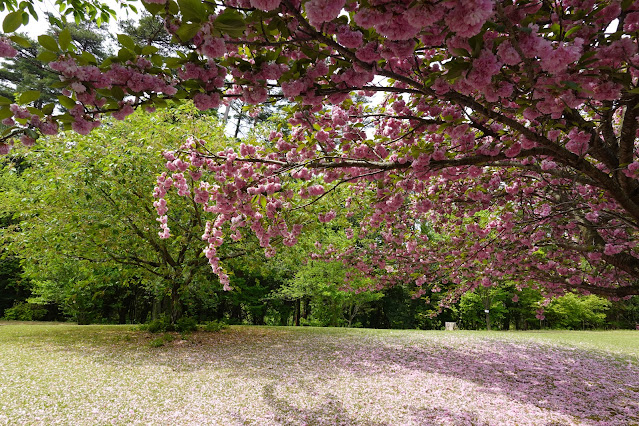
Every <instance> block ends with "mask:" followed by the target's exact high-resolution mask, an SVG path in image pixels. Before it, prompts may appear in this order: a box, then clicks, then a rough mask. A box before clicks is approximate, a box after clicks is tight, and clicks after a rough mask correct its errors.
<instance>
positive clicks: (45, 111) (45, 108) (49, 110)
mask: <svg viewBox="0 0 639 426" xmlns="http://www.w3.org/2000/svg"><path fill="white" fill-rule="evenodd" d="M54 109H55V104H54V103H50V104H46V105H45V106H43V107H42V113H43V114H46V115H51V114H53V110H54Z"/></svg>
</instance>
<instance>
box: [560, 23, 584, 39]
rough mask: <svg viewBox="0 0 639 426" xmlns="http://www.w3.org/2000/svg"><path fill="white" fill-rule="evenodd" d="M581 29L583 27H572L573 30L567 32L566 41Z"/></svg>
mask: <svg viewBox="0 0 639 426" xmlns="http://www.w3.org/2000/svg"><path fill="white" fill-rule="evenodd" d="M580 29H581V25H575V26H574V27H572V28H571V29H569V30H568V31H566V35H565V36H564V39H567V38H568V37H570V36H571V35H573V34H574V33H576V32H577V31H579V30H580Z"/></svg>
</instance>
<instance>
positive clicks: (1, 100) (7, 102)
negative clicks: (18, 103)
mask: <svg viewBox="0 0 639 426" xmlns="http://www.w3.org/2000/svg"><path fill="white" fill-rule="evenodd" d="M11 104H12V102H11V99H9V98H5V97H4V96H0V105H11Z"/></svg>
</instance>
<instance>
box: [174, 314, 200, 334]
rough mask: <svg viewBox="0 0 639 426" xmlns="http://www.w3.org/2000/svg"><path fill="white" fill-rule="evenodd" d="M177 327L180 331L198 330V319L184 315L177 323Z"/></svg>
mask: <svg viewBox="0 0 639 426" xmlns="http://www.w3.org/2000/svg"><path fill="white" fill-rule="evenodd" d="M175 329H176V330H177V331H179V332H180V333H190V332H193V331H196V330H197V320H196V319H195V318H190V317H182V318H180V319H179V320H177V322H176V323H175Z"/></svg>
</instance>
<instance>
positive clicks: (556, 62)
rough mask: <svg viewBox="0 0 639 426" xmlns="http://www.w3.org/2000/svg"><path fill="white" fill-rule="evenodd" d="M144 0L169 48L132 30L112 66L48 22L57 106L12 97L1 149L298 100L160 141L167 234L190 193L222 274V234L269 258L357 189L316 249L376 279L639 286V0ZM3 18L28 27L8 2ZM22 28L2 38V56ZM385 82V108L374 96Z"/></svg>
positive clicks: (554, 287) (603, 288)
mask: <svg viewBox="0 0 639 426" xmlns="http://www.w3.org/2000/svg"><path fill="white" fill-rule="evenodd" d="M142 5H143V6H144V8H145V9H146V10H147V11H148V12H149V13H150V14H152V15H154V16H156V17H159V18H161V19H162V20H163V21H164V25H165V28H166V29H167V31H168V32H169V33H170V34H171V36H172V42H173V44H174V45H175V46H176V49H175V50H174V51H172V52H169V53H166V51H162V52H160V51H159V49H158V47H156V46H153V45H152V44H142V43H138V42H136V41H135V40H134V39H132V38H131V37H129V36H126V35H119V36H118V41H119V44H120V49H119V50H118V52H117V54H116V55H114V56H112V57H109V58H106V59H104V60H97V59H96V58H95V57H94V56H93V55H91V54H89V53H88V52H85V51H80V50H78V49H76V48H74V46H73V44H72V43H70V37H69V34H68V33H66V32H65V31H62V32H60V34H59V35H58V37H57V38H55V37H51V36H41V37H40V38H39V39H38V43H39V45H40V46H41V47H42V48H43V49H44V50H43V52H42V53H41V54H40V55H39V56H38V59H39V60H40V61H41V62H43V63H45V64H47V65H48V66H49V67H50V68H51V69H52V70H54V71H55V72H57V73H58V74H59V76H60V82H59V83H55V84H54V86H55V88H56V89H58V90H60V95H59V96H58V101H59V102H60V104H61V105H62V106H63V107H64V110H58V109H57V108H55V106H54V105H53V104H48V105H45V106H43V107H42V108H34V107H32V106H30V105H33V102H36V101H37V99H38V98H39V97H40V93H39V92H37V91H25V92H23V93H21V94H20V96H18V98H17V102H16V103H15V104H12V103H11V102H10V101H9V100H8V99H4V98H0V118H1V119H3V120H4V121H3V123H4V124H5V125H7V126H9V128H8V130H7V131H6V132H5V134H4V136H3V139H2V145H0V146H1V147H2V151H5V152H6V151H8V149H9V148H10V145H11V143H12V141H13V140H16V139H21V140H22V142H23V143H26V144H32V143H33V142H34V139H35V138H37V137H38V136H39V135H40V134H52V133H56V132H57V131H58V130H60V129H72V130H74V131H76V132H78V133H83V134H84V133H88V132H90V131H91V130H92V129H93V128H95V127H97V126H99V125H100V117H101V116H103V115H105V114H110V115H112V116H113V117H115V118H118V119H121V118H123V117H124V116H126V115H129V114H131V113H132V112H133V111H134V109H135V108H138V107H142V108H146V109H153V108H156V107H162V106H165V105H166V104H167V101H169V100H171V101H173V102H180V101H182V100H184V99H192V100H193V101H194V103H195V105H196V106H197V108H199V109H201V110H207V109H216V108H218V107H220V106H223V105H225V104H228V103H229V102H230V101H231V100H233V99H241V100H242V101H243V102H245V103H246V104H248V105H252V106H253V108H254V111H255V112H257V111H258V110H259V109H260V108H261V106H262V105H265V104H267V103H272V102H275V101H278V100H287V101H288V102H289V103H290V106H289V107H288V114H289V117H288V122H287V123H286V124H284V125H282V126H281V128H280V129H279V131H274V132H273V133H272V134H271V135H270V137H269V138H268V140H264V141H260V142H257V143H255V144H253V145H248V144H244V145H242V146H241V147H240V148H239V149H233V148H232V147H229V148H227V149H223V150H214V149H211V148H207V146H208V145H207V144H206V143H204V142H203V141H201V140H198V139H193V138H192V139H188V140H186V141H184V144H182V146H181V147H179V149H177V150H174V151H168V152H167V153H166V154H165V157H166V160H167V169H168V170H167V172H166V173H164V174H162V175H161V176H160V178H159V179H158V181H157V187H156V191H155V196H156V198H157V203H156V204H157V205H159V206H162V207H159V208H158V211H157V213H158V215H159V216H160V220H161V222H162V229H161V235H162V237H169V236H170V233H171V230H170V228H169V227H168V225H167V224H166V223H165V222H166V221H163V219H162V218H164V217H166V214H167V211H166V209H165V207H163V204H162V199H163V198H164V197H165V195H166V193H167V192H168V191H174V190H177V192H178V193H179V194H180V195H184V196H191V195H190V194H195V196H194V197H193V200H194V202H195V203H197V205H199V206H200V209H201V210H202V212H203V214H204V215H206V217H207V218H208V224H207V225H206V230H205V233H204V236H203V239H204V240H205V245H206V249H205V250H206V256H207V258H208V259H209V262H210V264H211V266H212V268H213V270H214V272H215V273H216V274H218V275H219V276H220V280H221V281H222V282H223V283H226V284H228V276H227V274H226V272H225V271H224V267H223V264H221V263H220V259H219V256H218V254H217V248H218V247H219V246H220V245H221V244H222V242H223V241H224V240H225V239H228V238H232V239H239V238H242V237H243V235H244V234H245V233H247V232H251V233H253V234H255V235H256V236H257V238H258V239H259V241H260V243H261V245H262V246H263V247H264V248H265V250H266V251H267V253H272V252H273V250H274V246H273V242H274V241H282V242H283V243H284V244H287V245H293V244H295V243H296V241H297V239H298V237H299V235H300V233H301V232H302V228H303V224H304V223H303V222H304V220H301V219H300V217H303V216H298V215H296V214H294V213H295V212H300V211H305V210H307V209H308V208H310V207H309V206H310V205H311V204H313V203H314V202H315V201H317V200H318V199H322V198H324V197H326V196H327V194H332V193H333V192H335V188H338V187H342V186H346V185H347V186H348V187H349V191H348V192H349V195H348V196H347V197H346V198H345V199H343V200H341V201H336V202H335V203H334V205H333V207H332V208H330V207H328V208H326V209H324V211H321V212H319V213H318V220H319V221H320V222H323V223H328V222H330V221H332V220H334V219H335V218H336V217H337V216H338V215H339V216H342V215H343V216H345V217H347V218H354V217H356V218H357V221H356V222H357V223H353V226H352V227H351V228H349V229H348V230H347V231H348V235H349V236H350V237H349V238H351V239H352V241H353V244H352V246H351V247H349V248H347V249H343V250H337V249H335V250H332V249H331V248H325V249H323V250H322V253H321V255H322V256H323V257H328V258H332V259H336V260H341V261H344V262H348V263H349V264H351V265H354V266H355V267H356V268H357V269H359V271H360V272H361V274H363V275H365V276H368V277H370V278H371V279H373V282H376V283H377V284H376V285H380V286H387V285H393V284H395V283H398V282H406V281H408V280H411V281H414V282H415V283H416V284H417V285H418V286H426V285H428V283H436V284H434V285H435V286H436V288H437V289H438V290H447V291H448V292H449V294H450V299H451V300H452V299H454V298H455V297H458V296H459V294H461V293H463V292H466V291H468V290H471V289H474V288H476V287H478V286H486V287H490V286H493V285H496V283H499V282H504V281H514V282H517V283H518V285H519V286H529V287H539V288H542V289H543V291H544V292H545V293H547V294H560V293H563V292H564V291H566V290H579V291H583V292H592V293H598V294H602V295H606V296H608V297H612V298H619V297H626V296H630V295H632V294H637V293H639V284H638V283H639V252H638V251H637V250H638V249H637V247H636V246H637V235H638V234H637V233H638V230H639V181H638V179H637V178H638V177H639V159H638V155H639V146H638V145H637V131H638V128H637V115H638V113H639V109H638V106H639V87H638V86H637V81H638V78H639V73H638V70H637V64H639V56H638V46H637V30H638V29H639V6H638V5H637V4H636V2H633V1H628V0H624V1H616V0H615V1H608V0H589V1H573V0H565V1H561V2H543V1H538V0H503V1H496V0H470V1H466V0H450V1H423V2H411V1H407V0H406V1H392V2H384V1H377V0H375V1H370V0H307V1H300V0H282V1H280V0H228V1H225V2H216V1H206V2H203V1H200V0H179V1H177V2H175V1H174V0H145V1H143V2H142ZM70 6H71V8H73V7H75V6H74V3H71V5H70ZM13 13H15V12H13ZM22 16H24V14H23V15H22ZM3 25H4V30H5V32H12V31H15V30H16V29H18V27H19V22H18V21H17V20H16V19H15V15H12V14H9V15H8V16H7V17H6V18H5V20H4V23H3ZM10 40H11V41H10ZM22 42H23V41H22V40H21V39H19V38H15V37H13V38H11V39H7V38H4V39H3V40H2V43H1V45H0V47H1V49H0V51H1V52H2V54H3V56H11V55H12V54H13V53H14V51H15V50H14V48H13V47H12V46H11V43H18V44H20V43H22ZM177 47H179V49H177ZM355 94H357V95H358V96H354V95H355ZM375 94H381V95H382V98H381V101H377V102H374V103H366V102H364V101H363V99H362V96H363V97H370V96H373V95H375ZM376 99H379V97H377V98H376ZM185 176H190V177H192V178H193V180H194V181H195V182H194V183H190V182H187V180H186V179H185ZM227 227H228V228H227ZM426 229H432V230H433V231H434V232H435V233H436V234H438V235H441V236H442V238H441V240H439V241H437V242H433V241H431V240H430V238H429V235H428V233H426V232H425V230H426ZM368 237H372V240H373V241H371V242H367V243H366V244H362V243H360V241H361V239H363V238H368ZM443 300H444V302H443V303H444V304H445V303H446V300H447V299H446V298H444V299H443Z"/></svg>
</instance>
